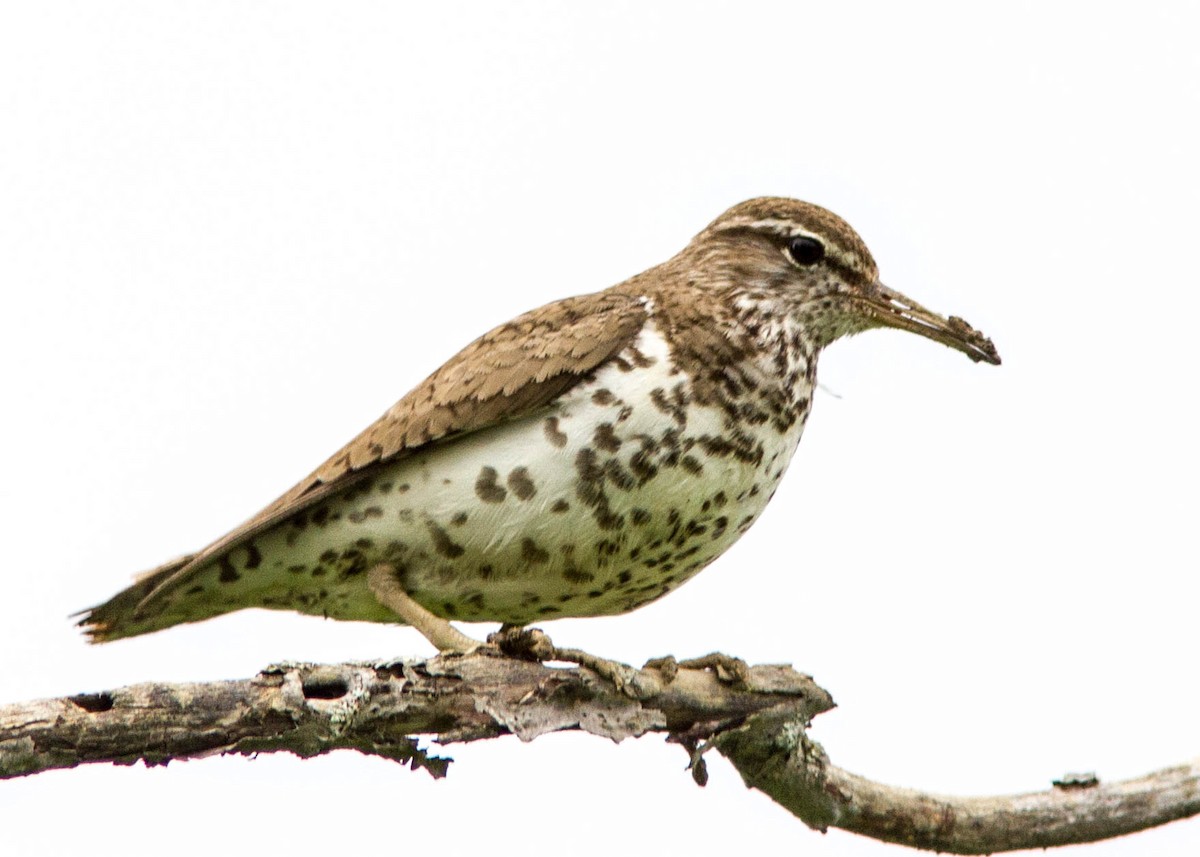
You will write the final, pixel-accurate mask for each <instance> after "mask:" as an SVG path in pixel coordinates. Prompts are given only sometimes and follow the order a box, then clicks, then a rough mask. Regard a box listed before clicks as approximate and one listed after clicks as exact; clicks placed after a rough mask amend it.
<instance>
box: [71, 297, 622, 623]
mask: <svg viewBox="0 0 1200 857" xmlns="http://www.w3.org/2000/svg"><path fill="white" fill-rule="evenodd" d="M645 321H646V310H645V308H644V304H643V301H642V300H641V299H640V298H638V297H635V296H632V295H629V294H624V293H614V292H612V291H606V292H597V293H595V294H590V295H581V296H579V297H574V298H568V299H566V300H563V301H558V302H557V303H553V304H548V305H547V306H544V307H541V308H540V309H537V310H534V311H532V312H529V313H526V314H525V315H522V316H519V317H517V318H516V319H514V320H513V321H510V322H509V323H507V324H504V325H501V326H500V327H497V328H495V329H493V330H491V331H490V332H488V333H486V334H484V335H483V336H481V337H480V338H479V339H477V340H475V341H474V342H472V343H471V344H470V345H468V346H467V347H466V348H464V349H463V350H462V351H460V352H459V353H458V354H456V355H455V356H454V357H452V358H450V360H448V361H447V362H446V363H445V364H444V365H443V366H442V367H441V368H440V369H438V370H437V371H436V372H434V373H433V374H432V375H430V376H429V377H428V378H426V379H425V380H424V381H422V382H421V383H420V384H419V385H417V387H416V388H414V389H413V390H412V391H411V392H410V393H408V395H406V396H405V397H404V398H402V399H401V400H400V401H399V402H397V403H396V404H395V405H393V406H392V407H391V408H390V409H389V410H388V411H387V413H385V414H384V415H383V416H382V417H380V418H379V419H378V420H377V421H376V422H375V423H373V424H372V425H371V426H369V427H368V428H367V429H366V430H365V431H363V432H362V433H361V434H359V435H358V436H357V437H356V438H354V439H353V440H352V441H350V442H349V443H348V444H346V445H345V446H344V447H342V449H340V450H338V451H337V452H336V453H334V454H333V455H332V456H331V457H330V458H329V459H328V460H327V461H326V462H325V463H324V464H322V465H321V466H320V467H318V468H317V469H316V470H314V471H313V472H312V473H311V474H309V475H308V476H307V477H305V478H304V479H303V480H301V481H300V482H299V483H297V484H296V485H295V486H294V487H293V488H292V489H291V490H290V491H288V492H287V493H285V494H284V495H283V496H281V497H279V498H278V499H277V500H275V502H273V503H272V504H271V505H269V506H267V507H266V508H265V509H263V510H262V511H261V512H259V513H258V514H257V515H255V516H254V517H253V518H251V519H250V520H248V521H246V522H245V523H244V524H242V525H241V526H240V527H238V528H237V529H235V530H233V531H232V532H230V533H229V534H227V535H225V536H223V537H222V538H220V539H218V540H217V541H215V542H213V543H212V544H211V545H209V546H208V547H206V548H205V549H204V550H202V551H200V552H199V553H197V554H195V555H194V556H192V557H191V558H190V559H189V560H188V561H187V562H185V563H183V564H176V565H175V566H174V567H164V569H163V571H168V572H169V573H168V574H165V575H164V574H161V573H159V574H158V575H157V576H156V577H157V585H156V586H154V587H153V589H152V590H150V591H149V592H145V590H144V589H143V593H144V594H143V597H142V599H141V604H146V603H147V602H149V601H151V600H152V599H153V598H154V596H155V595H156V594H158V593H160V592H163V591H165V590H167V589H171V588H174V587H175V586H176V585H178V584H179V583H180V582H181V581H183V580H185V579H186V578H187V576H188V574H189V573H190V572H191V571H193V570H195V569H198V568H200V567H201V566H203V565H205V564H207V563H208V562H209V561H211V560H213V559H216V558H218V557H219V556H221V555H222V554H225V553H227V552H229V551H231V550H233V549H234V548H236V547H238V546H239V545H241V544H243V543H245V542H246V541H247V540H248V539H250V538H253V537H254V536H255V535H257V534H258V533H261V532H262V531H263V530H266V529H268V528H270V527H271V526H273V525H275V524H277V523H279V522H280V521H283V520H285V519H287V518H289V517H291V516H292V515H295V514H297V513H299V512H302V511H304V510H305V509H307V508H309V507H310V506H312V505H313V504H315V503H317V502H319V501H320V500H322V499H323V498H325V497H327V496H328V495H329V494H331V493H335V492H337V491H341V490H344V489H345V488H348V487H349V486H350V485H352V484H354V483H356V482H358V481H359V480H361V479H363V478H366V477H367V476H369V475H370V473H371V472H372V468H374V467H375V466H376V465H378V464H380V463H382V462H387V461H391V460H394V459H396V458H397V457H399V456H402V455H405V454H408V453H411V452H413V451H415V450H417V449H420V448H421V447H423V446H425V445H427V444H429V443H432V442H434V441H437V440H441V439H443V438H448V437H451V436H454V435H461V434H465V433H468V432H473V431H478V430H479V429H482V428H486V427H487V426H490V425H495V424H496V423H498V422H501V421H504V420H509V419H516V418H519V417H521V416H524V415H526V414H529V413H531V412H533V411H535V410H537V409H538V408H541V407H543V406H545V405H547V404H549V403H550V402H551V401H553V400H554V399H555V398H557V397H558V396H560V395H562V394H563V393H564V392H566V391H567V390H569V389H570V388H571V387H573V386H575V385H576V384H578V383H579V382H580V381H582V380H584V379H585V378H587V377H588V376H589V375H591V374H592V373H593V372H594V371H595V370H596V369H598V368H599V367H600V366H602V365H603V364H604V363H605V362H607V361H608V360H610V359H612V358H613V357H614V356H616V355H617V354H619V353H620V352H621V351H622V350H623V349H624V348H625V347H626V346H628V345H630V344H631V343H632V342H633V341H634V339H636V337H637V335H638V333H639V332H640V331H641V329H642V327H643V325H644V324H645ZM85 621H86V620H85Z"/></svg>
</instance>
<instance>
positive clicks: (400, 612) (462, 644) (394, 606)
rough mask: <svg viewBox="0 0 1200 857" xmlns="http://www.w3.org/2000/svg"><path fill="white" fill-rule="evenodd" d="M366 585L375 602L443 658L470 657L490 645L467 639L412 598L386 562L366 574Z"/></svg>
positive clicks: (394, 570) (470, 638)
mask: <svg viewBox="0 0 1200 857" xmlns="http://www.w3.org/2000/svg"><path fill="white" fill-rule="evenodd" d="M367 585H368V586H370V587H371V592H372V594H374V596H375V599H376V600H377V601H378V602H379V603H380V604H382V605H383V606H384V607H386V608H388V609H389V610H391V611H392V612H393V613H395V614H396V615H397V616H399V617H400V618H401V619H403V620H404V621H405V622H406V623H407V624H409V625H411V626H412V627H413V628H416V629H417V631H418V632H419V633H420V634H421V636H422V637H424V638H425V639H426V640H428V641H429V642H431V643H433V645H434V646H435V647H436V648H437V650H438V652H439V653H441V654H443V655H469V654H471V653H472V652H474V651H476V650H477V649H480V648H482V647H483V646H485V645H487V644H486V643H484V642H483V641H482V640H476V639H475V638H474V637H468V636H467V635H466V634H464V633H463V632H462V631H460V630H458V629H457V628H455V627H454V626H453V625H451V624H450V623H449V622H448V621H447V620H445V619H443V618H442V617H441V616H435V615H433V614H432V613H430V612H429V611H428V610H426V609H425V608H424V607H422V606H421V605H420V604H418V603H417V602H416V601H414V600H413V599H412V596H411V595H409V594H408V593H407V592H405V591H404V588H403V587H402V586H401V585H400V581H399V580H397V579H396V569H395V567H394V566H391V565H388V564H387V563H384V564H381V565H377V566H375V567H374V568H372V569H371V570H370V571H368V572H367Z"/></svg>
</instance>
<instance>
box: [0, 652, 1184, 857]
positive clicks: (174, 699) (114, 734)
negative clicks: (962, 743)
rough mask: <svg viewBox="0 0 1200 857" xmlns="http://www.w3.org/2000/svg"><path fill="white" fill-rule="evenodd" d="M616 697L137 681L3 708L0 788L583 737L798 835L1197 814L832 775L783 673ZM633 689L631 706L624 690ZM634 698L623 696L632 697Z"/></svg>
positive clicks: (395, 686) (493, 686) (1076, 795)
mask: <svg viewBox="0 0 1200 857" xmlns="http://www.w3.org/2000/svg"><path fill="white" fill-rule="evenodd" d="M631 675H632V677H633V679H634V680H633V682H632V686H631V687H629V688H627V689H626V692H624V693H623V692H620V691H618V690H617V689H616V688H615V687H614V686H613V684H612V683H611V682H610V681H608V680H607V679H605V678H602V677H601V676H599V675H598V674H597V673H596V672H594V671H592V670H591V669H585V668H573V669H564V668H554V667H550V666H546V665H544V664H538V663H533V662H529V661H521V660H516V659H511V658H504V657H498V656H496V655H494V654H491V653H488V652H481V653H478V654H474V655H470V656H466V657H449V658H431V659H429V660H425V661H406V662H403V663H394V664H378V665H369V664H341V665H336V666H318V665H312V664H281V665H278V666H275V667H271V668H269V669H267V670H264V671H263V672H261V673H259V674H258V675H257V676H255V677H254V678H250V679H244V680H240V681H224V682H211V683H201V684H141V685H133V686H131V687H126V688H121V689H118V690H114V691H108V692H103V693H88V694H81V695H77V696H71V697H65V698H61V699H48V700H39V701H36V702H29V703H21V704H16V705H9V706H3V707H0V778H13V777H20V776H25V775H29V774H34V773H38V772H40V771H44V770H50V769H54V768H70V767H75V766H76V765H80V764H85V763H89V762H114V763H116V764H133V763H135V762H137V761H138V760H141V761H144V762H145V763H146V764H148V765H154V764H165V763H166V762H168V761H172V760H182V759H191V758H199V757H203V756H209V755H213V754H217V753H243V754H248V753H263V752H276V751H287V752H291V753H295V754H297V755H300V756H316V755H320V754H322V753H327V752H329V751H331V750H338V749H354V750H358V751H360V752H362V753H367V754H371V755H377V756H382V757H385V758H389V759H394V760H397V761H402V762H406V763H408V764H410V765H411V766H412V767H413V768H418V767H420V768H425V769H427V770H428V771H429V772H430V773H432V774H433V775H434V776H442V775H443V774H444V773H445V770H446V766H447V765H448V763H449V760H448V759H442V758H437V757H434V756H430V755H429V754H428V753H427V752H426V751H425V750H423V749H422V748H421V747H420V746H419V745H418V738H417V736H423V735H424V736H433V737H435V738H436V739H437V740H438V741H439V742H440V743H443V744H445V743H452V742H456V741H475V740H481V739H484V738H493V737H497V736H500V735H506V734H514V735H517V736H518V737H519V738H521V739H522V740H525V741H530V740H533V739H534V738H536V737H538V736H539V735H543V734H545V733H547V732H553V731H561V730H582V731H585V732H590V733H592V734H595V735H601V736H604V737H607V738H611V739H613V740H621V739H623V738H627V737H636V736H639V735H643V734H646V733H648V732H665V733H668V734H670V735H671V736H673V738H674V740H677V741H678V742H679V743H681V744H683V745H684V746H685V747H686V748H688V750H689V751H690V752H691V756H692V761H693V773H694V775H695V777H696V779H697V780H698V781H700V782H703V779H704V764H703V753H704V752H705V751H706V750H708V749H716V750H717V751H718V752H720V753H721V754H722V755H724V756H726V757H727V758H728V759H729V760H730V761H731V762H732V763H733V764H734V766H735V767H736V768H737V769H738V770H739V772H740V773H741V775H742V777H743V779H744V780H745V782H746V784H747V785H749V786H752V787H754V788H757V789H760V790H762V791H763V792H765V793H766V794H768V795H769V796H770V797H771V798H773V799H774V800H775V801H776V802H778V803H779V804H781V805H782V806H783V807H785V808H786V809H787V810H789V811H790V812H792V813H793V814H794V815H796V816H797V817H798V818H800V819H802V820H803V821H804V822H805V823H806V824H808V825H809V826H810V827H813V828H815V829H818V830H825V829H827V828H828V827H838V828H842V829H844V830H848V831H852V832H855V833H860V834H863V835H865V836H869V837H872V838H875V839H880V840H883V841H888V842H896V843H901V844H904V845H909V846H913V847H916V848H923V849H930V850H936V851H945V852H951V853H960V854H981V853H989V852H999V851H1013V850H1018V849H1023V848H1044V847H1048V846H1053V845H1065V844H1070V843H1079V842H1090V841H1095V840H1098V839H1105V838H1109V837H1113V836H1118V835H1121V834H1124V833H1130V832H1133V831H1137V830H1143V829H1146V828H1149V827H1154V826H1156V825H1159V824H1164V823H1166V822H1168V821H1172V820H1175V819H1180V818H1185V817H1188V816H1191V815H1195V814H1197V813H1200V761H1198V762H1195V763H1192V764H1189V765H1183V766H1180V767H1177V768H1171V769H1167V770H1163V771H1160V772H1157V773H1154V774H1151V775H1149V776H1146V777H1142V778H1140V779H1136V780H1129V781H1126V782H1122V783H1113V784H1103V785H1102V784H1099V783H1097V782H1093V781H1090V780H1087V779H1086V778H1084V779H1074V780H1069V781H1065V782H1063V783H1060V784H1058V785H1057V786H1056V787H1055V788H1053V789H1050V790H1048V791H1045V792H1040V793H1035V794H1026V795H1017V796H1007V797H992V798H956V797H943V796H936V795H929V794H923V793H919V792H914V791H910V790H907V789H900V788H893V787H889V786H883V785H880V784H877V783H873V782H871V781H869V780H866V779H863V778H862V777H859V776H856V775H854V774H850V773H847V772H846V771H842V770H840V769H838V768H837V767H835V766H833V765H831V764H830V763H829V760H828V758H827V756H826V755H825V752H824V750H822V749H821V747H820V746H819V745H818V744H816V743H814V742H813V741H812V740H811V739H809V737H808V735H807V727H808V725H809V723H810V721H811V719H812V718H813V717H815V716H816V715H817V714H820V713H821V712H823V711H827V710H829V709H830V708H832V707H833V701H832V699H831V698H830V696H829V694H828V693H826V692H825V691H824V690H823V689H821V688H820V687H818V686H817V685H816V684H815V683H813V681H812V679H811V678H809V677H808V676H804V675H801V674H799V673H796V672H794V671H792V670H791V669H790V668H789V667H784V666H756V667H751V668H749V669H748V670H747V671H745V672H743V673H741V674H740V675H739V676H738V679H739V680H738V681H736V682H735V683H732V684H731V683H729V681H728V679H729V678H730V676H729V675H722V676H721V677H718V675H717V674H716V671H712V670H708V669H698V668H677V667H676V665H675V664H673V663H671V662H666V663H660V664H658V665H657V666H654V667H648V668H646V669H643V670H641V671H633V672H631ZM631 691H632V694H631ZM635 696H636V697H637V698H636V699H635V698H634V697H635Z"/></svg>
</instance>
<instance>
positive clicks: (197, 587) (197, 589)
mask: <svg viewBox="0 0 1200 857" xmlns="http://www.w3.org/2000/svg"><path fill="white" fill-rule="evenodd" d="M203 591H204V587H203V586H200V585H199V584H196V585H195V586H193V587H191V588H189V589H188V590H187V591H186V592H184V593H183V594H184V595H199V594H200V593H201V592H203Z"/></svg>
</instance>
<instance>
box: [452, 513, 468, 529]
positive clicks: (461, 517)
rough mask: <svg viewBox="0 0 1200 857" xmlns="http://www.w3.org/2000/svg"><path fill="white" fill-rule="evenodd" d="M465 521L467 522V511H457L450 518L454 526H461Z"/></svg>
mask: <svg viewBox="0 0 1200 857" xmlns="http://www.w3.org/2000/svg"><path fill="white" fill-rule="evenodd" d="M466 522H467V513H466V512H458V513H457V514H455V516H454V517H453V518H451V519H450V523H451V524H453V525H454V526H456V527H461V526H462V525H463V524H465V523H466Z"/></svg>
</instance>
